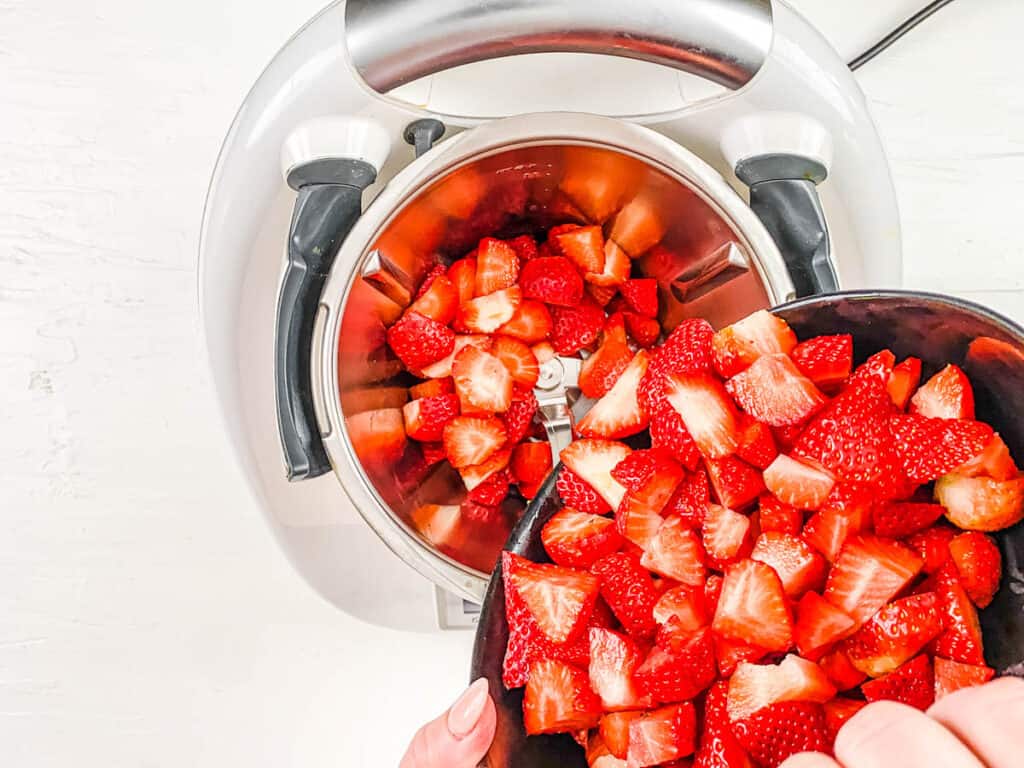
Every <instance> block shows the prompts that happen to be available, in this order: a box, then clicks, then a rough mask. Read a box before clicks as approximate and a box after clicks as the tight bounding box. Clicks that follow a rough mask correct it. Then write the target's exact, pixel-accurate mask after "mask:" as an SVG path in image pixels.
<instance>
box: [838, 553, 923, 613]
mask: <svg viewBox="0 0 1024 768" xmlns="http://www.w3.org/2000/svg"><path fill="white" fill-rule="evenodd" d="M922 564H923V563H922V561H921V558H919V557H918V556H917V555H916V554H914V553H913V552H912V551H911V550H909V549H907V548H906V547H904V546H903V545H901V544H898V543H897V542H895V541H891V540H889V539H880V538H877V537H875V536H858V537H856V538H853V539H850V540H849V541H848V542H847V543H846V546H845V547H843V550H842V552H841V553H840V555H839V558H838V559H837V560H836V563H835V567H833V569H832V571H831V573H829V575H828V584H827V585H826V587H825V599H826V600H828V601H829V602H830V603H832V604H833V605H834V606H836V607H837V608H841V609H842V610H844V611H845V612H846V613H848V614H849V615H850V616H851V617H852V618H853V619H854V620H855V621H856V622H857V625H858V626H860V625H861V624H863V623H864V622H865V621H867V620H868V619H869V618H871V616H872V615H874V613H875V611H877V610H878V609H879V608H881V607H882V606H883V605H885V604H886V603H887V602H889V600H891V599H892V598H893V596H894V595H896V594H897V593H898V592H899V591H900V590H902V589H903V588H904V587H905V586H907V584H909V583H910V580H911V579H913V578H914V576H916V575H917V573H918V572H919V571H920V570H921V566H922Z"/></svg>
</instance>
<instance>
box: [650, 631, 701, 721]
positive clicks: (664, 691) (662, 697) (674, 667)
mask: <svg viewBox="0 0 1024 768" xmlns="http://www.w3.org/2000/svg"><path fill="white" fill-rule="evenodd" d="M717 672H718V670H717V668H716V666H715V647H714V644H713V642H712V637H711V631H710V630H709V629H702V630H698V631H696V632H694V633H693V634H691V635H690V636H689V637H688V638H687V639H686V640H684V641H683V642H680V643H677V644H675V648H673V649H672V650H666V649H664V648H662V647H660V646H657V645H655V646H654V647H653V648H652V649H651V651H650V653H649V654H648V655H647V658H645V659H644V660H643V662H642V663H641V664H640V666H639V667H637V670H636V672H635V673H634V678H635V680H636V682H637V685H638V686H640V689H641V690H643V691H645V692H646V693H647V694H649V695H650V696H651V698H653V699H654V700H655V701H657V702H659V703H662V704H671V703H673V702H677V701H689V700H690V699H692V698H694V697H695V696H696V695H697V694H699V693H700V692H701V691H703V690H704V689H705V688H707V687H708V686H709V685H711V683H712V682H714V679H715V676H716V674H717Z"/></svg>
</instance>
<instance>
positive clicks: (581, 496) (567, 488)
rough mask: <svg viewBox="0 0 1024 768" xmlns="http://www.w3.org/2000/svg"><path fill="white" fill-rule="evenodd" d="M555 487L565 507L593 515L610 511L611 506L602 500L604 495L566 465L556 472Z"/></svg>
mask: <svg viewBox="0 0 1024 768" xmlns="http://www.w3.org/2000/svg"><path fill="white" fill-rule="evenodd" d="M609 476H610V474H609ZM555 489H556V490H557V491H558V495H559V497H560V498H561V499H562V503H563V504H565V506H567V507H572V508H573V509H578V510H579V511H581V512H588V513H590V514H593V515H603V514H605V513H606V512H610V511H611V506H610V505H609V504H608V502H607V501H605V500H604V497H602V496H601V494H599V493H598V492H597V491H596V490H594V487H593V486H592V485H591V484H590V483H588V482H587V481H586V480H584V479H583V478H582V477H580V476H579V475H577V474H576V473H575V472H573V471H572V470H571V469H569V467H568V466H563V467H562V470H561V471H560V472H559V473H558V479H557V480H556V481H555ZM623 493H625V489H623Z"/></svg>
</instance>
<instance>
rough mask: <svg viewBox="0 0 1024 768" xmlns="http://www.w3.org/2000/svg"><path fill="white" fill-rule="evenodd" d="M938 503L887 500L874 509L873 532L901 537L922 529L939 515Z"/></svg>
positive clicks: (892, 537)
mask: <svg viewBox="0 0 1024 768" xmlns="http://www.w3.org/2000/svg"><path fill="white" fill-rule="evenodd" d="M943 511H944V510H943V508H942V506H941V505H940V504H921V503H917V502H912V501H904V502H887V503H883V504H878V505H876V506H875V509H874V522H875V533H877V534H878V535H879V536H886V537H888V538H890V539H903V538H906V537H907V536H910V535H911V534H913V533H917V532H918V531H923V530H924V529H925V528H927V527H928V526H930V525H931V524H932V523H934V522H935V521H936V520H938V519H939V518H940V517H942V513H943Z"/></svg>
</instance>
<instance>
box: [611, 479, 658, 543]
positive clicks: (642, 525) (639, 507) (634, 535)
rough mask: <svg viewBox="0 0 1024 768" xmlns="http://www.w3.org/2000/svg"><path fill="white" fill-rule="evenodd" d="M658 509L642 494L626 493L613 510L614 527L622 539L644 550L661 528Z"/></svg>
mask: <svg viewBox="0 0 1024 768" xmlns="http://www.w3.org/2000/svg"><path fill="white" fill-rule="evenodd" d="M661 522H662V518H661V514H660V513H659V511H658V508H657V507H656V506H654V505H652V504H651V503H650V501H648V499H647V497H646V496H644V494H642V493H637V492H628V491H627V493H626V495H625V496H623V497H622V503H621V504H619V508H618V509H617V510H615V525H616V527H617V528H618V530H619V533H620V534H622V536H623V538H625V539H627V540H629V541H631V542H632V543H633V544H635V545H636V546H638V547H640V548H641V549H642V550H646V549H647V547H648V544H649V543H650V540H651V539H653V538H654V536H655V534H657V532H658V529H659V528H660V527H661Z"/></svg>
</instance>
